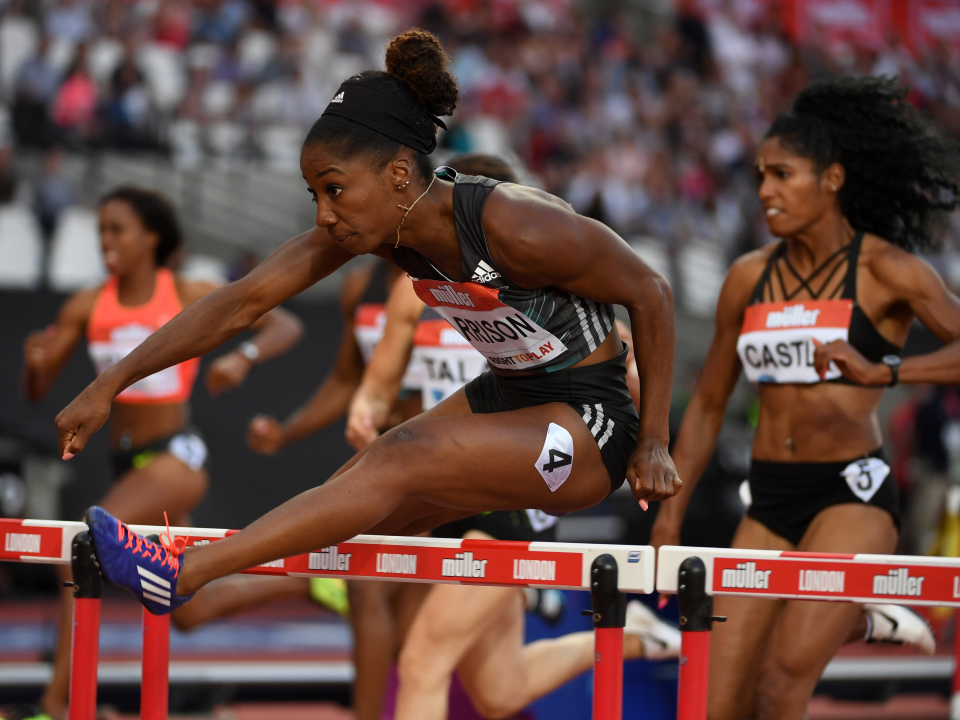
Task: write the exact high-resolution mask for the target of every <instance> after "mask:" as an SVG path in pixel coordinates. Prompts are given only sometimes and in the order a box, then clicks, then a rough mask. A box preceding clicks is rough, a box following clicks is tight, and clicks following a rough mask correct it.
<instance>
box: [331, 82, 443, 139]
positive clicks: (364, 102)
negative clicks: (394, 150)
mask: <svg viewBox="0 0 960 720" xmlns="http://www.w3.org/2000/svg"><path fill="white" fill-rule="evenodd" d="M423 112H424V116H425V117H423V118H420V117H417V115H418V113H415V112H412V111H411V110H410V108H409V107H408V106H407V105H406V104H405V103H404V102H403V101H402V100H400V99H398V98H396V97H394V96H393V95H391V94H390V93H388V92H384V91H383V90H378V89H376V88H372V87H370V86H369V85H367V84H366V83H363V82H360V81H358V80H352V79H351V80H345V81H344V82H343V84H342V85H341V86H340V87H339V89H338V90H337V94H336V95H334V96H333V100H331V101H330V104H329V105H327V109H326V110H324V111H323V115H336V116H338V117H342V118H346V119H347V120H353V121H354V122H356V123H360V124H361V125H363V126H364V127H368V128H370V129H371V130H375V131H376V132H378V133H380V134H381V135H384V136H386V137H388V138H390V139H391V140H396V141H397V142H398V143H400V144H401V145H406V146H407V147H408V148H411V149H413V150H416V151H417V152H418V153H422V154H423V155H429V154H430V153H432V152H433V151H434V150H435V149H436V147H437V126H438V125H439V126H440V127H442V128H443V129H444V130H446V129H447V126H446V125H444V124H443V121H442V120H441V119H440V118H438V117H437V116H435V115H433V114H432V113H430V112H428V111H427V110H426V109H424V111H423ZM321 117H322V116H321ZM427 118H429V119H427Z"/></svg>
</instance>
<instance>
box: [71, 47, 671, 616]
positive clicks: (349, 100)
mask: <svg viewBox="0 0 960 720" xmlns="http://www.w3.org/2000/svg"><path fill="white" fill-rule="evenodd" d="M446 62H447V59H446V56H445V54H444V53H443V50H442V49H441V47H440V45H439V42H438V41H437V39H436V38H435V37H434V36H432V35H430V34H429V33H426V32H424V31H420V30H411V31H408V32H406V33H404V34H403V35H401V36H399V37H397V38H396V39H394V40H393V42H392V43H391V44H390V46H389V47H388V49H387V57H386V65H387V69H388V72H386V73H384V72H365V73H361V74H360V75H359V76H356V77H354V78H351V79H350V80H348V81H346V82H345V83H344V84H343V85H342V86H341V88H340V90H339V92H338V93H337V94H336V95H335V97H334V98H333V100H332V101H331V103H330V105H329V106H328V108H327V110H326V111H325V112H324V115H323V117H321V118H320V120H318V121H317V123H316V124H315V125H314V127H313V128H312V130H311V131H310V133H309V135H308V136H307V139H306V141H305V143H304V149H303V153H302V155H301V169H302V171H303V175H304V178H305V179H306V181H307V184H308V186H309V188H310V192H311V194H312V195H313V196H314V199H315V200H316V202H317V227H316V228H314V229H313V230H310V231H308V232H306V233H304V234H303V235H301V236H299V237H297V238H294V239H293V240H291V241H290V242H288V243H287V244H286V245H284V246H283V247H282V248H280V249H279V250H277V251H276V252H275V253H274V254H273V255H272V256H270V257H269V258H268V259H267V260H266V261H264V263H263V264H262V265H260V266H259V267H258V268H257V269H255V270H254V271H253V272H252V273H250V275H248V276H247V277H246V278H244V279H242V280H239V281H237V282H236V283H234V284H232V285H229V286H227V287H226V288H223V289H221V290H218V291H217V292H215V293H213V294H212V295H210V296H209V297H208V298H206V299H205V300H202V301H200V302H199V303H197V304H196V305H194V306H193V307H192V308H190V309H188V310H187V311H185V312H183V313H181V314H180V315H179V316H177V318H175V319H174V320H173V321H171V322H170V323H169V324H168V325H167V326H165V327H164V328H162V329H161V330H160V331H158V332H157V333H156V334H155V335H154V336H153V337H152V338H151V339H149V340H147V342H145V343H144V344H143V345H142V346H141V347H140V348H139V349H138V350H137V351H135V352H133V353H131V354H130V355H129V356H128V357H127V359H125V360H124V361H123V362H120V363H118V364H117V365H115V366H114V367H113V368H112V369H111V370H109V371H108V372H106V373H104V374H103V375H101V376H100V377H99V378H98V379H97V380H96V381H95V382H94V383H92V384H91V385H90V386H89V387H88V388H87V389H86V390H85V391H84V392H83V393H82V394H81V395H80V396H79V397H78V398H77V399H76V400H74V401H73V402H72V403H71V404H70V405H69V406H68V407H67V408H66V409H65V410H63V411H62V412H61V413H60V415H59V416H58V417H57V427H58V431H59V434H60V442H61V451H62V453H63V456H64V457H65V458H67V459H69V458H70V457H72V456H73V454H75V453H77V452H80V451H81V450H82V449H83V447H84V445H85V444H86V442H87V439H88V438H89V437H90V435H91V433H93V432H95V431H96V430H97V429H98V428H100V427H101V426H102V425H103V423H104V422H105V421H106V418H107V416H108V414H109V409H110V401H111V399H112V398H113V397H114V396H115V395H116V394H117V393H118V392H120V391H121V390H122V389H123V388H125V387H127V386H128V385H130V383H132V382H135V381H136V380H137V379H138V378H140V377H143V376H144V375H148V374H150V373H152V372H156V370H158V369H160V368H162V367H166V366H167V365H170V364H173V363H176V362H180V361H182V360H183V359H185V358H188V357H194V356H196V355H199V354H202V353H204V352H206V351H208V350H210V349H212V348H213V347H216V346H217V345H219V344H220V343H222V342H224V341H225V340H227V339H228V338H230V337H231V336H233V335H234V334H236V333H237V332H239V331H240V330H241V329H243V328H245V327H247V326H248V325H250V323H252V322H253V321H254V320H256V318H258V317H259V316H260V315H262V314H263V313H264V312H266V311H267V310H268V309H270V308H272V307H275V306H276V305H277V304H278V303H280V302H282V301H283V300H285V299H286V298H288V297H291V296H292V295H295V294H296V293H299V292H301V291H302V290H304V289H305V288H307V287H309V286H310V285H311V284H313V283H315V282H317V281H318V280H320V279H322V278H323V277H325V276H327V275H329V274H330V273H331V272H333V271H334V270H335V269H336V268H338V267H340V266H342V265H343V264H344V263H346V262H347V261H348V260H349V259H350V258H352V257H353V256H355V255H359V254H365V253H373V254H376V255H380V256H381V257H386V258H388V259H390V260H393V261H395V262H397V264H399V265H400V266H401V267H403V268H404V269H407V270H408V271H410V272H412V271H414V270H417V269H421V268H422V269H427V265H429V266H430V269H432V272H431V274H430V275H429V276H428V277H426V278H422V279H420V290H421V291H422V293H423V294H422V297H424V298H425V299H427V302H428V303H430V304H432V305H434V306H435V307H436V309H437V310H438V312H442V313H446V314H448V315H449V316H450V317H451V318H454V322H456V320H458V319H459V320H460V321H461V322H462V323H463V324H462V325H460V324H458V325H457V328H458V329H460V330H462V331H463V334H464V336H465V337H466V338H467V340H469V341H470V342H471V343H472V344H474V346H475V347H477V349H478V350H480V351H481V352H482V353H484V354H485V355H486V356H487V357H488V359H489V360H490V362H491V366H492V368H493V370H492V374H490V375H489V376H488V374H484V375H483V376H481V378H483V382H481V383H477V385H476V386H475V387H473V391H472V392H471V388H470V387H468V388H466V392H463V391H461V392H458V393H457V394H456V395H454V396H453V397H451V398H449V399H448V400H446V401H445V402H443V403H441V404H440V405H438V406H437V407H436V408H434V409H432V410H431V411H429V412H427V413H424V414H423V415H421V416H419V417H417V418H414V419H413V420H410V421H409V422H407V423H404V424H403V425H401V426H400V427H399V428H397V429H395V430H392V431H390V432H389V433H387V434H385V435H383V436H381V437H380V438H379V439H378V440H376V441H375V442H373V443H371V444H370V445H369V446H368V447H367V448H366V449H365V450H364V451H363V452H361V453H358V454H357V456H356V457H355V458H354V459H352V460H351V461H350V462H348V463H347V464H346V465H345V466H344V467H343V468H342V469H341V470H340V471H338V472H337V473H336V474H335V475H334V477H333V478H332V479H331V480H328V481H327V482H326V483H325V484H324V485H322V486H320V487H317V488H314V489H312V490H309V491H307V492H305V493H303V494H301V495H300V496H298V497H296V498H294V499H293V500H291V501H290V502H288V503H285V504H284V505H281V506H280V507H279V508H277V509H275V510H273V511H272V512H270V513H268V514H267V515H266V516H264V517H263V518H261V519H260V520H258V521H256V522H255V523H253V524H252V525H250V526H249V527H248V528H247V529H246V530H244V531H243V532H241V533H238V534H237V535H234V536H232V537H230V538H227V539H226V540H223V541H220V542H217V543H213V544H211V545H208V546H204V547H200V548H195V549H194V548H191V549H189V550H187V552H186V554H185V555H184V556H183V558H182V559H181V560H178V559H177V557H176V556H177V553H176V552H172V553H164V552H157V553H156V554H155V556H151V558H156V559H151V558H145V557H143V554H142V553H137V554H136V556H134V555H133V553H132V552H131V551H130V547H133V546H132V545H130V544H129V543H128V544H127V545H126V546H123V545H122V541H118V537H119V538H123V539H125V538H126V535H125V533H126V529H125V528H122V527H120V526H118V525H117V524H116V521H114V520H113V519H112V518H110V517H109V516H105V515H104V514H103V513H102V511H100V510H99V509H94V510H93V511H91V514H90V520H91V528H92V530H93V535H94V542H95V544H96V546H97V552H98V554H99V556H100V561H101V566H102V567H103V569H104V571H105V574H106V575H107V577H108V578H109V579H111V580H112V581H114V582H117V583H120V584H123V585H124V586H125V587H128V588H130V589H131V590H132V591H134V592H135V593H137V594H138V595H140V596H141V600H142V601H143V602H145V604H146V605H147V607H148V608H149V609H151V610H154V611H156V612H168V611H169V609H170V608H172V607H176V606H178V605H180V604H181V603H182V602H183V601H184V597H183V596H186V595H189V594H190V593H192V592H194V591H195V590H197V589H198V588H199V587H201V586H202V585H204V584H205V583H207V582H209V581H211V580H213V579H214V578H217V577H222V576H224V575H228V574H232V573H236V572H238V571H240V570H244V569H247V568H250V567H253V566H256V565H259V564H261V563H263V562H267V561H269V560H273V559H277V558H282V557H288V556H290V555H294V554H298V553H305V552H308V551H311V550H315V549H316V548H318V547H323V546H326V545H330V544H333V543H336V542H338V541H343V540H346V539H348V538H350V537H352V536H354V535H356V534H358V533H361V532H366V531H374V532H381V533H398V532H404V533H411V532H420V531H423V530H426V529H428V528H430V527H434V526H436V525H438V524H440V523H441V522H445V521H449V520H452V519H455V518H458V517H465V516H468V515H471V514H474V513H475V512H477V511H483V510H517V509H522V508H542V509H545V510H548V511H554V512H567V511H572V510H577V509H580V508H585V507H589V506H590V505H593V504H595V503H597V502H599V501H600V500H602V499H604V498H605V497H606V496H607V495H608V494H609V493H610V488H611V484H613V485H614V486H619V485H620V484H621V482H622V480H623V477H624V475H626V479H627V480H628V481H629V482H630V484H631V488H632V490H633V492H634V494H635V496H636V497H637V498H638V499H639V500H643V501H646V500H660V499H663V498H666V497H670V496H672V495H673V494H675V493H676V491H677V490H678V489H679V486H680V482H679V478H678V477H677V474H676V470H675V468H674V465H673V461H672V460H671V459H670V456H669V454H668V452H667V441H668V430H667V415H668V410H669V401H670V388H671V379H672V370H673V347H674V326H673V307H672V295H671V292H670V288H669V286H668V285H667V283H666V282H665V281H664V280H663V278H662V277H661V276H660V275H658V274H657V273H656V272H654V271H653V270H651V269H650V268H649V267H648V266H647V265H646V264H644V263H643V261H642V260H640V258H639V257H637V255H636V253H634V252H633V251H632V250H630V248H629V246H628V245H627V244H626V243H625V242H623V240H621V239H620V238H619V237H617V235H615V234H614V233H613V232H612V231H610V230H609V229H608V228H606V227H605V226H603V225H601V224H600V223H597V222H595V221H593V220H589V219H587V218H583V217H580V216H578V215H576V214H575V213H573V212H572V211H571V210H570V208H569V206H568V205H567V204H566V203H564V202H563V201H561V200H559V199H558V198H555V197H553V196H551V195H549V194H547V193H544V192H541V191H538V190H534V189H530V188H524V187H519V186H516V185H511V184H509V183H505V184H501V185H497V186H496V187H495V188H488V187H487V186H486V185H485V184H484V183H483V182H482V181H479V180H478V179H476V178H473V179H470V178H466V179H464V180H460V181H458V182H457V183H450V182H447V181H442V180H436V179H435V176H433V174H432V173H431V168H430V165H429V162H428V159H427V155H428V154H429V153H430V152H432V150H433V149H434V147H435V146H436V137H435V125H436V124H438V123H439V122H440V121H439V119H438V118H436V117H435V113H445V114H449V113H450V112H452V111H453V109H454V107H455V106H456V103H457V89H456V84H455V81H454V79H453V77H452V76H451V75H450V73H449V71H448V70H447V67H446ZM477 188H479V191H477V190H476V189H477ZM464 192H465V193H467V194H466V195H463V193H464ZM479 192H482V194H483V195H484V197H483V198H480V197H479ZM481 200H483V202H481ZM464 223H469V224H470V227H469V228H467V227H465V226H464ZM478 229H479V230H482V235H483V240H484V241H485V242H484V245H485V247H479V248H478V246H477V245H471V246H470V248H469V252H470V253H474V252H478V253H479V254H480V256H479V259H478V260H477V266H476V267H466V266H465V265H464V258H465V257H472V255H468V248H467V247H466V246H467V243H468V239H469V242H471V243H473V242H474V241H475V240H476V239H477V233H478ZM398 243H399V244H400V245H401V247H399V248H397V247H395V246H396V245H397V244H398ZM480 260H482V261H483V263H481V262H480ZM434 277H437V278H441V279H439V280H435V279H432V278H434ZM609 303H618V304H621V305H624V306H625V307H626V308H627V309H628V311H629V313H630V317H631V321H632V325H633V333H634V339H635V343H634V344H635V349H636V357H637V365H638V370H639V376H640V388H641V392H642V398H643V404H642V413H641V414H640V416H639V417H638V416H637V415H636V414H635V413H636V410H635V409H634V414H632V415H631V414H630V413H629V411H628V410H627V409H626V408H627V407H628V406H629V407H633V405H632V401H631V399H630V395H629V393H628V392H627V388H626V383H625V381H624V360H623V358H624V355H625V352H624V349H623V343H622V342H621V341H620V339H619V336H618V334H617V331H616V329H615V327H614V326H613V324H612V321H611V319H610V315H609V309H608V304H609ZM493 409H496V410H500V411H502V412H497V413H496V416H495V417H494V416H493V415H491V414H489V413H490V411H491V410H493ZM585 421H587V422H585ZM588 423H589V424H588ZM601 444H603V446H604V447H606V446H608V445H609V446H610V447H611V448H616V451H617V452H616V454H615V455H613V454H608V455H607V456H606V457H604V455H603V454H601V447H600V445H601ZM605 460H606V462H605ZM146 542H148V543H149V541H146ZM138 543H139V540H138ZM124 547H126V548H127V550H124ZM137 547H139V544H138V545H137ZM146 547H152V545H147V546H146ZM124 552H127V555H126V556H124V555H123V553H124ZM182 560H185V562H183V566H182V568H181V567H180V565H179V563H180V562H181V561H182ZM134 564H135V565H136V566H135V567H134ZM141 565H142V566H143V567H142V568H141ZM138 568H141V569H145V570H149V571H150V572H152V573H154V575H156V576H158V577H168V578H170V581H171V582H175V583H176V585H175V587H173V590H174V591H175V592H174V593H173V594H172V596H171V598H170V599H169V600H164V601H163V602H159V601H154V600H151V599H150V598H147V597H145V595H144V590H143V589H141V588H140V582H139V581H138V580H137V577H136V575H137V573H138V572H139V570H138Z"/></svg>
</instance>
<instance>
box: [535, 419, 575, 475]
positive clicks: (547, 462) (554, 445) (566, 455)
mask: <svg viewBox="0 0 960 720" xmlns="http://www.w3.org/2000/svg"><path fill="white" fill-rule="evenodd" d="M572 469H573V437H572V436H571V435H570V433H569V432H567V431H566V429H564V428H562V427H560V426H559V425H557V424H556V423H550V427H549V428H547V439H546V440H544V441H543V450H541V451H540V457H538V458H537V472H538V473H540V477H542V478H543V479H544V481H545V482H546V483H547V487H548V488H550V492H556V491H557V488H559V487H560V486H561V485H563V484H564V483H565V482H566V481H567V478H568V477H570V470H572Z"/></svg>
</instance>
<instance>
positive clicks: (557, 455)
mask: <svg viewBox="0 0 960 720" xmlns="http://www.w3.org/2000/svg"><path fill="white" fill-rule="evenodd" d="M571 463H573V455H567V454H566V453H565V452H560V451H559V450H555V449H554V448H550V462H548V463H547V464H546V465H544V466H543V469H544V470H546V471H547V472H553V471H554V470H556V469H557V468H562V467H563V466H564V465H570V464H571Z"/></svg>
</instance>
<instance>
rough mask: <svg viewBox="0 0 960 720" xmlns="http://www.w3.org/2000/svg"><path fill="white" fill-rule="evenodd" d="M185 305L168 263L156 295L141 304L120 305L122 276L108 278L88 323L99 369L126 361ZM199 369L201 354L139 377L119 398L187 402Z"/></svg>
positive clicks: (93, 356)
mask: <svg viewBox="0 0 960 720" xmlns="http://www.w3.org/2000/svg"><path fill="white" fill-rule="evenodd" d="M181 310H183V305H181V304H180V298H179V297H178V296H177V287H176V283H175V282H174V279H173V273H172V272H171V271H170V270H169V269H168V268H159V269H158V270H157V278H156V284H155V285H154V289H153V297H151V298H150V300H149V301H148V302H146V303H144V304H143V305H137V306H135V307H127V306H125V305H121V304H120V300H119V297H118V295H117V278H116V277H114V276H113V275H111V276H110V277H109V278H107V282H106V283H104V285H103V288H102V289H101V290H100V295H99V296H98V297H97V302H96V304H95V305H94V306H93V313H92V314H91V315H90V320H89V322H87V345H88V348H89V350H90V359H91V360H93V364H94V367H96V369H97V374H98V375H99V374H100V373H102V372H103V371H104V370H106V369H107V368H109V367H111V366H113V365H115V364H116V363H118V362H120V360H122V359H123V358H125V357H126V356H127V355H129V354H130V352H131V351H132V350H133V349H134V348H135V347H137V346H138V345H139V344H140V343H142V342H143V341H144V340H146V339H147V338H148V337H150V336H151V335H152V334H153V333H154V332H156V331H157V330H158V329H159V328H160V327H161V326H162V325H164V324H166V323H167V322H168V321H169V320H170V319H171V318H173V317H174V316H175V315H176V314H177V313H179V312H180V311H181ZM199 369H200V359H199V358H194V359H192V360H187V361H186V362H183V363H180V364H179V365H174V366H173V367H169V368H167V369H166V370H161V371H160V372H158V373H155V374H153V375H150V376H149V377H145V378H143V379H142V380H138V381H137V382H135V383H134V384H133V385H131V386H130V387H128V388H127V389H126V390H124V391H123V392H122V393H120V394H119V395H118V396H117V397H116V400H115V402H120V403H130V404H136V405H151V404H154V405H160V404H169V403H182V402H186V401H187V400H189V399H190V393H191V392H192V390H193V383H194V381H195V380H196V379H197V371H198V370H199Z"/></svg>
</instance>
